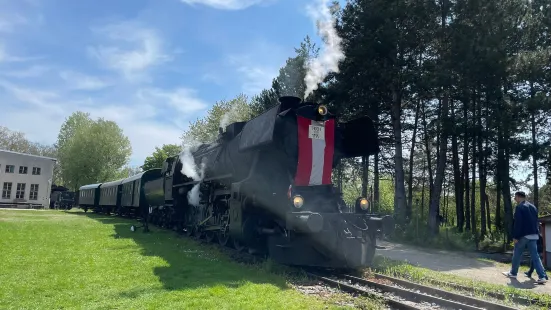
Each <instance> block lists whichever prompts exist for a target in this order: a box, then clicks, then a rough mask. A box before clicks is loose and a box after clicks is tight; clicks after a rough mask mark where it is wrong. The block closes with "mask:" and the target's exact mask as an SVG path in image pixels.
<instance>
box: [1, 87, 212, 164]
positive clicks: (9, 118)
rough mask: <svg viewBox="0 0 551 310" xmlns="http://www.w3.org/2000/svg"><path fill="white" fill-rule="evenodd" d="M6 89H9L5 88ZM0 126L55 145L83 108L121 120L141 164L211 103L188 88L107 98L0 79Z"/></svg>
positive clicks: (177, 140)
mask: <svg viewBox="0 0 551 310" xmlns="http://www.w3.org/2000/svg"><path fill="white" fill-rule="evenodd" d="M2 90H3V91H2ZM0 102H3V104H2V105H3V113H0V124H2V125H4V126H7V127H8V128H10V129H12V130H18V131H22V132H25V133H26V134H27V136H28V138H29V139H31V140H33V141H37V142H41V143H54V142H55V140H56V139H57V134H58V132H59V128H60V126H61V124H62V123H63V121H64V120H65V118H66V117H68V116H69V115H70V114H71V113H73V112H74V111H77V110H80V111H83V112H88V113H90V116H91V117H93V118H94V119H96V118H98V117H103V118H105V119H108V120H112V121H115V122H117V124H118V125H119V126H120V127H121V128H122V130H123V132H124V134H125V135H126V136H127V137H128V139H129V140H130V143H131V145H132V150H133V152H132V157H131V164H132V165H141V164H142V163H143V160H144V159H145V157H146V156H148V155H150V154H151V152H153V150H154V148H155V146H160V145H162V144H168V143H176V144H179V143H180V136H181V135H182V133H183V130H185V129H186V128H187V124H188V122H189V120H192V119H194V118H195V117H196V116H197V115H198V114H199V113H201V112H203V111H204V109H206V107H207V104H206V103H204V102H203V101H201V100H200V99H198V98H197V96H196V93H195V92H194V91H193V90H191V89H187V88H176V89H174V90H163V89H157V88H154V89H146V90H141V91H137V92H136V93H132V91H131V90H129V92H126V91H123V92H122V93H107V94H105V96H102V97H101V99H97V98H96V99H92V98H89V97H75V96H74V95H70V94H68V93H63V92H62V91H59V92H56V91H53V90H41V89H33V88H28V87H23V86H20V85H16V84H14V83H11V82H6V81H3V80H0Z"/></svg>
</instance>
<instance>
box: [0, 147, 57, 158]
mask: <svg viewBox="0 0 551 310" xmlns="http://www.w3.org/2000/svg"><path fill="white" fill-rule="evenodd" d="M0 152H3V153H10V154H15V155H23V156H30V157H36V158H42V159H50V160H54V161H57V159H56V158H51V157H46V156H39V155H32V154H26V153H19V152H14V151H8V150H2V149H0Z"/></svg>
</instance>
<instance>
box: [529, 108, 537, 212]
mask: <svg viewBox="0 0 551 310" xmlns="http://www.w3.org/2000/svg"><path fill="white" fill-rule="evenodd" d="M530 123H531V125H532V130H531V131H532V173H533V174H534V192H533V196H534V205H535V206H536V208H539V186H538V144H537V143H538V142H537V140H536V111H535V110H533V111H531V113H530Z"/></svg>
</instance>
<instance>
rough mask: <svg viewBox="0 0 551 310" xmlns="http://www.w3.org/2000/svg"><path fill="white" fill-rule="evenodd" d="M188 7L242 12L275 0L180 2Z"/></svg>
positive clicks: (189, 0)
mask: <svg viewBox="0 0 551 310" xmlns="http://www.w3.org/2000/svg"><path fill="white" fill-rule="evenodd" d="M180 1H182V2H183V3H186V4H189V5H195V4H202V5H206V6H210V7H212V8H215V9H220V10H242V9H246V8H248V7H250V6H253V5H257V4H261V3H270V2H274V1H276V0H180Z"/></svg>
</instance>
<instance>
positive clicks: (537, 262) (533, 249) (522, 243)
mask: <svg viewBox="0 0 551 310" xmlns="http://www.w3.org/2000/svg"><path fill="white" fill-rule="evenodd" d="M525 248H528V251H529V252H530V258H531V259H532V263H533V264H534V266H535V267H536V272H537V273H538V276H539V278H540V279H541V278H545V276H546V275H545V270H544V269H543V265H542V263H541V259H540V256H539V255H538V245H537V240H529V239H526V238H525V237H522V238H520V239H519V240H518V242H517V244H515V249H514V251H513V263H512V266H511V274H513V275H517V272H518V268H519V266H520V259H521V258H522V253H524V249H525Z"/></svg>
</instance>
